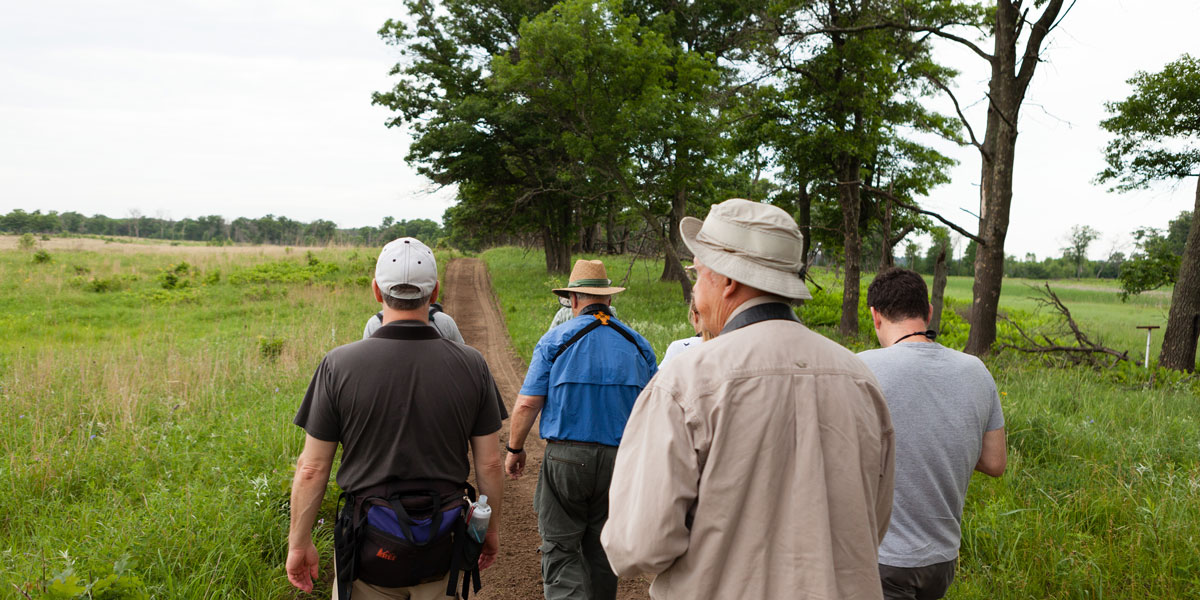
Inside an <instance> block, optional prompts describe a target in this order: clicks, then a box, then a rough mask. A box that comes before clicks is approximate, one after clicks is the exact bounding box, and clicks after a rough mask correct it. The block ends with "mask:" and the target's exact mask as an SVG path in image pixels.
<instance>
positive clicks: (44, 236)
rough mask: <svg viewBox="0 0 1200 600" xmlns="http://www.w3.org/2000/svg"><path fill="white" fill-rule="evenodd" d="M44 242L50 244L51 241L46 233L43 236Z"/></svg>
mask: <svg viewBox="0 0 1200 600" xmlns="http://www.w3.org/2000/svg"><path fill="white" fill-rule="evenodd" d="M42 241H43V242H48V241H50V236H48V235H46V234H44V233H43V234H42Z"/></svg>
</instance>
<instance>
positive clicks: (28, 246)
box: [17, 233, 37, 251]
mask: <svg viewBox="0 0 1200 600" xmlns="http://www.w3.org/2000/svg"><path fill="white" fill-rule="evenodd" d="M36 245H37V240H35V239H33V234H31V233H24V234H21V237H19V238H17V247H18V248H20V249H22V250H26V251H29V250H33V248H34V246H36Z"/></svg>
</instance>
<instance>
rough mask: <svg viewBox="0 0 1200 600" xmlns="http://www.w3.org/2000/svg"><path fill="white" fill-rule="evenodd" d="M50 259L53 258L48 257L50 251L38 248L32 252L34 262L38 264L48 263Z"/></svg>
mask: <svg viewBox="0 0 1200 600" xmlns="http://www.w3.org/2000/svg"><path fill="white" fill-rule="evenodd" d="M52 260H54V259H53V258H51V257H50V253H49V252H46V251H45V250H38V251H37V252H34V253H33V263H34V264H37V265H40V264H42V263H48V262H50V261H52Z"/></svg>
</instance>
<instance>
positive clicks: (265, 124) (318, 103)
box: [0, 0, 1200, 258]
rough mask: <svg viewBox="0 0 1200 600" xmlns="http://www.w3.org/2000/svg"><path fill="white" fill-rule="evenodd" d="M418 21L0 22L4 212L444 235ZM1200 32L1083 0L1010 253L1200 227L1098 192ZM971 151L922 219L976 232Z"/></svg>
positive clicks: (49, 1)
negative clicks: (399, 112)
mask: <svg viewBox="0 0 1200 600" xmlns="http://www.w3.org/2000/svg"><path fill="white" fill-rule="evenodd" d="M1068 3H1069V2H1068ZM401 10H402V6H401V5H400V3H399V2H386V3H385V2H381V1H377V0H355V1H353V2H344V3H328V2H314V1H310V0H291V1H287V2H284V1H282V0H266V1H240V2H235V1H232V0H203V1H200V0H188V1H162V0H158V1H149V0H108V1H104V0H100V1H92V2H81V1H80V2H64V1H59V0H39V1H37V2H5V3H2V4H0V212H8V211H10V210H12V209H14V208H23V209H26V210H34V209H42V210H58V211H68V210H75V211H79V212H82V213H84V214H93V213H103V214H106V215H108V216H112V217H119V216H127V215H128V214H129V211H130V210H139V211H141V212H142V213H143V214H146V215H149V216H165V217H170V218H174V219H179V218H183V217H189V216H191V217H194V216H200V215H206V214H221V215H223V216H225V217H226V218H230V219H232V218H236V217H241V216H246V217H260V216H262V215H265V214H276V215H285V216H287V217H290V218H293V219H297V220H300V221H311V220H313V219H319V218H324V219H330V220H333V221H335V222H336V223H338V225H339V226H342V227H357V226H362V225H377V224H379V222H380V221H381V220H382V219H383V217H385V216H394V217H396V218H397V219H415V218H429V219H434V220H440V218H441V215H442V213H443V212H444V211H445V209H446V207H447V206H449V205H450V203H451V202H452V199H453V192H452V190H446V189H443V190H440V191H438V190H436V189H435V188H434V187H432V186H431V184H430V183H429V182H428V181H425V180H423V178H421V177H420V176H419V175H417V174H416V173H415V172H414V171H413V170H412V169H411V168H409V167H408V166H407V165H405V163H404V155H405V154H406V152H407V145H408V139H407V137H406V135H405V133H404V132H403V131H400V130H396V129H388V128H386V127H384V122H385V121H386V120H387V119H388V117H389V113H388V111H386V110H384V109H382V108H380V107H374V106H371V104H370V95H371V92H373V91H377V90H383V89H386V88H387V87H388V83H389V81H388V77H387V71H388V69H389V68H390V67H391V65H392V64H393V63H394V62H395V61H396V58H397V57H396V54H395V51H394V50H393V49H391V48H389V47H388V46H386V45H384V44H383V42H382V41H381V40H380V39H379V37H378V36H377V35H376V31H377V30H378V29H379V27H380V25H382V23H383V22H384V21H385V20H386V19H387V18H389V17H399V16H401V13H400V11H401ZM1197 22H1200V3H1197V2H1195V1H1194V0H1079V2H1078V4H1077V6H1075V8H1074V9H1073V11H1072V12H1071V13H1070V14H1069V15H1068V16H1067V18H1066V20H1065V22H1064V23H1063V25H1062V27H1061V28H1060V29H1059V30H1057V31H1055V32H1054V34H1052V38H1051V42H1050V45H1049V48H1048V49H1047V50H1046V52H1045V53H1044V57H1045V58H1046V59H1047V61H1048V62H1047V63H1045V64H1042V65H1040V66H1039V68H1038V72H1037V75H1036V76H1035V78H1034V82H1033V85H1032V86H1031V89H1030V92H1029V95H1028V98H1027V103H1026V106H1025V107H1024V109H1023V110H1022V113H1021V120H1020V130H1021V135H1020V138H1019V140H1018V145H1017V164H1016V175H1015V179H1016V185H1015V189H1014V198H1013V211H1012V224H1011V226H1010V229H1009V235H1008V240H1007V243H1006V245H1005V246H1006V251H1007V252H1008V253H1009V254H1016V255H1018V256H1023V255H1024V254H1025V253H1026V252H1033V253H1035V254H1036V255H1037V256H1038V258H1042V257H1044V256H1047V255H1058V254H1059V253H1060V248H1061V247H1062V246H1063V238H1064V236H1065V234H1066V233H1067V231H1068V230H1069V229H1070V228H1071V226H1072V225H1076V224H1082V225H1090V226H1092V227H1094V228H1096V229H1098V230H1099V231H1101V232H1102V233H1103V234H1104V237H1103V238H1102V239H1101V240H1100V241H1098V242H1096V243H1095V244H1094V245H1093V248H1092V251H1091V254H1092V255H1093V257H1099V256H1100V255H1102V254H1105V253H1106V252H1107V251H1108V250H1109V249H1110V248H1111V247H1112V246H1113V245H1114V244H1121V243H1124V244H1126V245H1128V240H1129V235H1128V234H1129V232H1130V231H1131V230H1133V229H1134V228H1136V227H1138V226H1158V227H1162V226H1165V225H1166V222H1167V221H1168V220H1169V219H1170V218H1172V217H1174V216H1175V215H1177V214H1178V213H1179V211H1181V210H1190V209H1191V207H1192V204H1193V198H1194V196H1193V194H1194V193H1195V181H1194V180H1188V181H1185V182H1183V183H1182V184H1181V185H1179V186H1177V187H1174V188H1172V186H1169V185H1164V186H1160V187H1158V188H1156V189H1153V190H1150V191H1145V192H1135V193H1127V194H1115V193H1109V192H1107V191H1106V190H1105V189H1104V188H1103V187H1100V186H1097V185H1094V184H1092V183H1091V182H1092V179H1093V178H1094V176H1095V174H1096V173H1097V172H1098V171H1099V170H1100V169H1101V168H1102V167H1103V157H1102V148H1103V146H1104V144H1105V142H1106V141H1107V136H1106V134H1105V133H1104V132H1103V131H1101V130H1100V129H1099V127H1098V125H1097V123H1098V122H1099V121H1100V120H1101V119H1103V118H1104V117H1105V113H1104V110H1103V102H1105V101H1112V100H1119V99H1121V98H1124V97H1125V96H1126V95H1127V94H1128V92H1129V89H1128V87H1127V86H1126V84H1125V83H1124V82H1125V80H1126V79H1128V78H1129V77H1130V76H1132V75H1133V73H1134V72H1135V71H1137V70H1139V69H1142V70H1151V71H1156V70H1159V69H1161V68H1162V66H1163V65H1164V64H1166V63H1167V62H1169V61H1171V60H1174V59H1175V58H1178V57H1179V56H1180V55H1181V54H1183V53H1185V52H1190V53H1192V54H1193V55H1196V54H1200V34H1197V33H1196V23H1197ZM989 49H990V48H989ZM939 56H942V57H943V58H944V60H945V61H946V62H948V63H949V64H952V65H954V66H956V67H958V68H960V69H961V70H962V71H963V75H962V77H960V79H959V81H958V83H957V87H958V92H959V99H960V101H961V102H963V103H964V104H973V108H972V109H971V110H970V111H969V112H968V116H970V117H972V118H973V126H974V127H975V130H976V132H977V134H979V135H982V129H983V126H984V122H983V119H984V115H983V110H984V108H985V107H984V106H983V105H982V104H981V103H978V102H977V100H978V99H979V98H981V97H982V94H983V92H984V90H985V89H986V86H987V78H988V71H987V68H986V65H985V63H983V61H981V60H979V59H978V58H976V57H975V56H974V55H973V54H971V53H970V52H963V51H961V50H959V49H957V48H955V47H953V45H948V46H944V47H943V50H942V51H941V52H940V54H939ZM944 110H946V111H952V108H951V107H950V105H949V104H946V105H945V108H944ZM952 151H953V154H954V155H955V156H957V157H958V158H959V159H960V161H961V164H960V165H959V167H958V168H956V169H955V170H954V172H953V180H954V182H953V183H952V184H950V185H946V186H943V187H941V188H939V189H937V190H935V192H934V193H933V194H932V196H931V197H930V198H929V199H928V200H926V201H925V202H923V204H924V205H926V206H927V207H929V208H931V209H933V210H938V211H941V212H943V213H944V214H945V215H946V216H947V217H950V218H953V219H954V220H956V221H957V222H958V223H959V224H961V225H963V226H964V227H965V228H967V229H968V230H971V231H974V229H975V225H976V222H975V220H974V217H972V216H971V215H969V214H967V213H966V212H964V211H963V210H960V209H962V208H965V209H968V210H971V211H973V212H977V211H978V203H979V193H978V189H979V188H978V182H979V157H978V153H977V152H976V151H975V150H974V149H973V148H970V147H968V148H963V149H952ZM1125 250H1126V251H1127V252H1128V248H1125Z"/></svg>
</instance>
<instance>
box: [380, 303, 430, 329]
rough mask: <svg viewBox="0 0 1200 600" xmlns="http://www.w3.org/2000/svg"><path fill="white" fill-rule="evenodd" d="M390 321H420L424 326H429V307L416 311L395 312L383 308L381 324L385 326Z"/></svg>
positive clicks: (394, 310) (385, 306)
mask: <svg viewBox="0 0 1200 600" xmlns="http://www.w3.org/2000/svg"><path fill="white" fill-rule="evenodd" d="M392 321H421V322H422V323H425V324H426V325H428V324H429V305H428V304H426V305H424V306H422V307H421V308H418V309H416V310H396V309H393V308H388V307H387V305H386V304H385V305H384V306H383V324H384V325H387V324H388V323H391V322H392Z"/></svg>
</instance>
